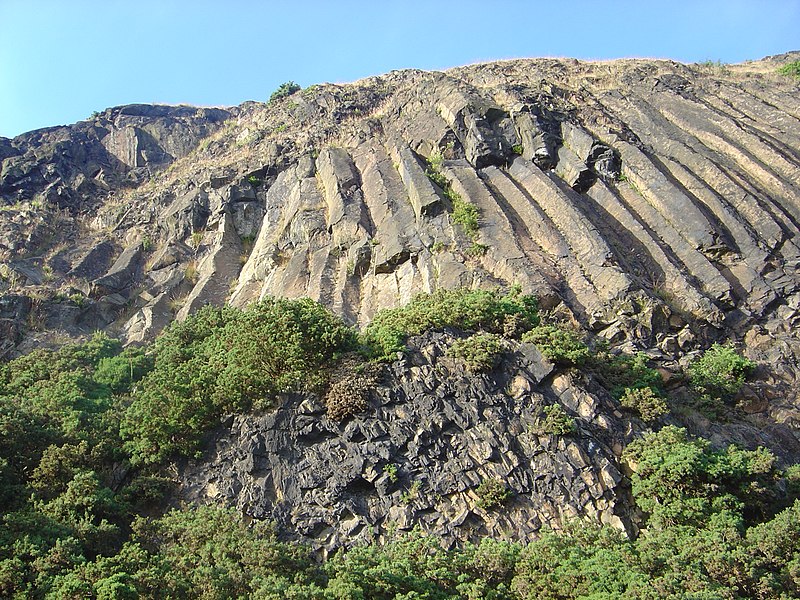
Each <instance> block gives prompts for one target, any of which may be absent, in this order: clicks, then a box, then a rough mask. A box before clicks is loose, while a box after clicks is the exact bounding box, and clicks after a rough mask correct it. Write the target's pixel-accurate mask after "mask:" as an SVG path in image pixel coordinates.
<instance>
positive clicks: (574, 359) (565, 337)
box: [522, 325, 589, 365]
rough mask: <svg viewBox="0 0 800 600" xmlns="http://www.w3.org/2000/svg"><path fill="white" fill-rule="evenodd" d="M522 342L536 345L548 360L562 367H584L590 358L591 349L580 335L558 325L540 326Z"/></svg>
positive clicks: (524, 337) (527, 334)
mask: <svg viewBox="0 0 800 600" xmlns="http://www.w3.org/2000/svg"><path fill="white" fill-rule="evenodd" d="M522 341H523V342H527V343H529V344H535V345H536V347H537V348H539V351H540V352H541V353H542V354H543V355H544V356H545V357H546V358H547V359H548V360H551V361H553V362H554V363H556V364H560V365H582V364H583V363H585V362H586V360H587V359H588V358H589V348H588V347H587V346H586V344H584V343H583V341H582V340H581V338H580V337H579V336H578V334H576V333H574V332H572V331H569V330H567V329H563V328H561V327H558V326H556V325H538V326H537V327H534V328H533V329H531V330H530V331H528V332H527V333H526V334H525V335H523V336H522Z"/></svg>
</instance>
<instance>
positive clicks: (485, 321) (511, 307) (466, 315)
mask: <svg viewBox="0 0 800 600" xmlns="http://www.w3.org/2000/svg"><path fill="white" fill-rule="evenodd" d="M514 315H520V317H519V318H521V319H522V321H523V323H522V328H523V329H530V328H531V327H534V326H536V325H537V324H538V323H539V313H538V306H537V302H536V298H534V297H533V296H528V295H524V294H522V293H521V291H520V290H519V288H516V287H514V288H512V289H511V290H509V291H508V292H507V293H506V294H501V293H500V292H499V291H497V290H466V289H458V290H444V289H440V290H437V291H436V292H434V293H433V294H430V295H428V294H419V295H417V296H415V297H414V299H413V300H412V301H411V302H410V303H409V304H408V305H406V306H403V307H400V308H392V309H386V310H382V311H380V312H378V314H376V315H375V317H374V318H373V320H372V323H370V325H369V326H368V327H367V328H366V329H365V330H364V333H363V336H362V339H363V342H364V344H365V346H366V348H367V349H368V352H369V354H371V356H373V357H376V358H379V359H387V358H389V357H391V356H392V355H393V354H394V353H396V352H402V351H403V350H405V340H406V338H407V337H409V336H412V335H418V334H420V333H422V332H423V331H426V330H428V329H436V328H441V327H457V328H459V329H461V330H467V331H469V330H473V331H474V330H482V331H487V332H490V333H501V332H502V331H503V326H504V323H505V322H506V320H507V319H509V318H512V317H514Z"/></svg>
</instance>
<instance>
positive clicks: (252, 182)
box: [247, 175, 264, 188]
mask: <svg viewBox="0 0 800 600" xmlns="http://www.w3.org/2000/svg"><path fill="white" fill-rule="evenodd" d="M247 183H249V184H250V185H252V186H253V187H255V188H257V187H261V184H262V183H264V182H263V181H262V180H261V179H259V178H258V177H256V176H255V175H248V176H247Z"/></svg>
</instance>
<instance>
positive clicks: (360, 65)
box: [0, 0, 800, 137]
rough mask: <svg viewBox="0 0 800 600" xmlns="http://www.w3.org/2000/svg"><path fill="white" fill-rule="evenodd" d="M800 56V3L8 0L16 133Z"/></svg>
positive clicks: (9, 122) (2, 62)
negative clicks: (652, 66)
mask: <svg viewBox="0 0 800 600" xmlns="http://www.w3.org/2000/svg"><path fill="white" fill-rule="evenodd" d="M797 49H800V0H708V1H704V0H669V1H656V0H638V1H627V0H625V1H623V0H619V1H614V0H594V1H588V0H586V1H577V0H576V1H567V0H549V1H547V2H544V1H541V0H528V1H522V0H519V1H511V0H507V1H503V0H481V1H475V0H461V1H450V0H432V1H430V0H429V1H422V0H409V1H401V0H394V1H388V0H364V1H348V0H329V1H322V0H294V1H292V2H277V1H274V2H273V1H267V0H265V1H263V2H257V1H255V0H251V1H245V0H228V1H227V2H221V1H219V2H211V1H206V0H187V1H177V0H172V1H171V0H127V1H117V0H103V1H99V0H97V1H90V0H0V136H5V137H12V136H15V135H18V134H19V133H22V132H24V131H29V130H31V129H36V128H39V127H47V126H51V125H60V124H66V123H73V122H75V121H79V120H81V119H85V118H88V117H89V115H90V114H91V113H92V112H93V111H96V110H97V111H99V110H103V109H104V108H107V107H109V106H116V105H119V104H129V103H134V102H148V103H168V104H180V103H187V104H196V105H202V106H217V105H233V104H239V103H241V102H243V101H245V100H266V99H267V98H269V95H270V93H271V92H272V91H273V90H274V89H275V88H276V87H278V85H280V84H281V83H282V82H284V81H288V80H293V81H296V82H297V83H299V84H300V85H302V86H304V87H305V86H307V85H311V84H312V83H320V82H347V81H353V80H356V79H359V78H362V77H366V76H369V75H378V74H380V73H384V72H386V71H390V70H392V69H401V68H407V67H414V68H420V69H444V68H447V67H452V66H457V65H463V64H468V63H473V62H478V61H487V60H494V59H504V58H516V57H539V56H569V57H574V58H580V59H607V58H620V57H657V58H672V59H675V60H680V61H684V62H698V61H703V60H715V61H716V60H720V61H722V62H740V61H744V60H751V59H758V58H762V57H764V56H767V55H771V54H780V53H783V52H787V51H789V50H797Z"/></svg>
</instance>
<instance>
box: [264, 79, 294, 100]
mask: <svg viewBox="0 0 800 600" xmlns="http://www.w3.org/2000/svg"><path fill="white" fill-rule="evenodd" d="M301 89H302V88H301V87H300V86H299V85H297V84H296V83H295V82H294V81H287V82H285V83H282V84H280V85H279V86H278V89H277V90H275V91H274V92H272V95H271V96H270V97H269V102H268V104H272V103H273V102H276V101H278V100H280V99H282V98H286V97H288V96H291V95H292V94H294V93H295V92H299V91H300V90H301Z"/></svg>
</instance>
